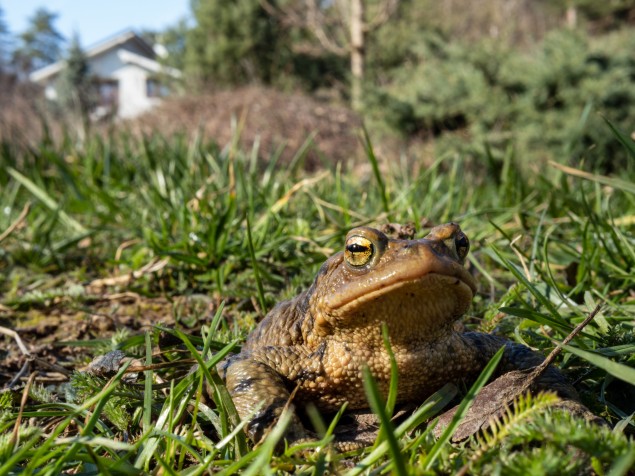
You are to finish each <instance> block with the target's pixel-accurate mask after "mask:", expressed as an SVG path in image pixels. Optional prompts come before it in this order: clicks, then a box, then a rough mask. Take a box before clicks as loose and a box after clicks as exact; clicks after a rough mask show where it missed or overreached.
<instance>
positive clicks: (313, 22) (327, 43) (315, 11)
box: [306, 0, 349, 56]
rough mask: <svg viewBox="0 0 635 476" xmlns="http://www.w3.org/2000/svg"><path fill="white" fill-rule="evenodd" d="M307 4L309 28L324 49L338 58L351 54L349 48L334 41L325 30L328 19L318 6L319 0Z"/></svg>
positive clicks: (309, 0)
mask: <svg viewBox="0 0 635 476" xmlns="http://www.w3.org/2000/svg"><path fill="white" fill-rule="evenodd" d="M306 4H307V10H308V11H307V26H308V27H309V29H310V30H311V33H313V35H315V37H316V38H317V39H318V41H319V42H320V44H321V45H322V46H323V47H324V49H326V50H328V51H330V52H331V53H333V54H336V55H338V56H345V55H347V54H348V53H349V48H348V47H346V46H342V45H339V44H337V43H336V42H335V41H333V40H332V39H331V38H330V36H329V35H328V34H327V32H326V30H325V28H324V27H325V25H326V19H325V17H324V12H323V11H322V9H321V8H320V6H319V5H318V0H306Z"/></svg>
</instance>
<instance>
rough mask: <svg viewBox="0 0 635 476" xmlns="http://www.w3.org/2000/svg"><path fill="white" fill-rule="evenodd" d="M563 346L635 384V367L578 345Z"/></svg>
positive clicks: (619, 377) (617, 376)
mask: <svg viewBox="0 0 635 476" xmlns="http://www.w3.org/2000/svg"><path fill="white" fill-rule="evenodd" d="M563 348H564V349H565V350H567V351H568V352H571V353H572V354H575V355H577V356H578V357H581V358H583V359H584V360H586V361H588V362H591V363H592V364H593V365H595V366H596V367H598V368H600V369H602V370H605V371H606V372H607V373H609V374H610V375H612V376H613V377H616V378H618V379H620V380H623V381H624V382H626V383H628V384H631V385H635V369H634V368H632V367H629V366H627V365H624V364H620V363H619V362H614V361H612V360H611V359H608V358H606V357H604V356H602V355H600V354H596V353H595V352H589V351H588V350H582V349H578V348H577V347H571V346H570V345H564V346H563Z"/></svg>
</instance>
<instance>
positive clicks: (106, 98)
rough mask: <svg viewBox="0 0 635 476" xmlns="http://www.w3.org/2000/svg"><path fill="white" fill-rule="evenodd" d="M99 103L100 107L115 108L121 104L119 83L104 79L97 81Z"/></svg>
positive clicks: (114, 80)
mask: <svg viewBox="0 0 635 476" xmlns="http://www.w3.org/2000/svg"><path fill="white" fill-rule="evenodd" d="M96 86H97V101H98V105H99V106H106V107H109V108H113V107H115V106H116V105H117V103H118V102H119V81H117V80H116V79H102V80H99V81H97V84H96Z"/></svg>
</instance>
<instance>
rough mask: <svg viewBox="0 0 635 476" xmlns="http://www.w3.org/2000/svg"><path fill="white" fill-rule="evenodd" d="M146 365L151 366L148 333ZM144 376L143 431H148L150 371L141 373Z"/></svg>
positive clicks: (150, 400) (147, 333)
mask: <svg viewBox="0 0 635 476" xmlns="http://www.w3.org/2000/svg"><path fill="white" fill-rule="evenodd" d="M145 337H146V339H145V340H146V342H145V343H146V365H147V366H151V365H152V338H151V335H150V333H149V332H146V335H145ZM143 373H144V376H145V389H144V392H143V431H144V433H146V432H148V431H150V429H151V428H152V380H153V373H152V369H150V370H146V371H144V372H143Z"/></svg>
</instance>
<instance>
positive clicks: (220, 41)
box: [185, 0, 281, 84]
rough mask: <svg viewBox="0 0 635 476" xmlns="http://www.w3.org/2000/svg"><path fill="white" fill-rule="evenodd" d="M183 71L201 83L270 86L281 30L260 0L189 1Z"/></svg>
mask: <svg viewBox="0 0 635 476" xmlns="http://www.w3.org/2000/svg"><path fill="white" fill-rule="evenodd" d="M192 9H193V12H194V18H195V19H196V26H195V27H194V28H192V30H190V31H189V32H188V35H187V38H186V58H185V70H186V73H187V75H188V76H189V77H190V78H193V79H195V80H197V81H198V82H201V83H208V82H212V83H214V84H239V83H246V82H252V81H260V82H263V83H265V84H266V83H270V82H271V80H272V78H273V76H274V74H275V73H274V72H275V69H276V65H277V64H279V63H278V61H279V59H280V56H279V51H278V47H279V44H278V42H279V39H280V33H281V32H280V26H279V23H278V21H277V20H276V19H275V18H274V17H272V16H271V15H269V14H268V13H267V12H266V11H265V9H264V8H263V7H262V5H261V4H260V1H259V0H233V1H231V2H228V1H226V0H193V2H192Z"/></svg>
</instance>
